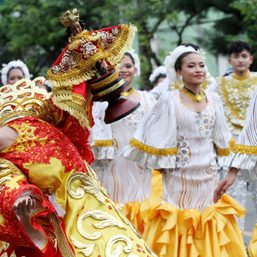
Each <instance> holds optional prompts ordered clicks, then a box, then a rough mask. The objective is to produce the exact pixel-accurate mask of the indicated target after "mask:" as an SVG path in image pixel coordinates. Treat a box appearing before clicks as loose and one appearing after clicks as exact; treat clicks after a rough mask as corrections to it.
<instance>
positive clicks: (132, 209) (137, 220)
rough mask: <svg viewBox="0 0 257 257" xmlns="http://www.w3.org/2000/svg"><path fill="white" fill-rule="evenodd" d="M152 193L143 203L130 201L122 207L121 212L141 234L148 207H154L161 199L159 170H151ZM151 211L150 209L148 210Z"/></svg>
mask: <svg viewBox="0 0 257 257" xmlns="http://www.w3.org/2000/svg"><path fill="white" fill-rule="evenodd" d="M152 176H153V177H152V193H151V196H150V197H149V198H148V199H146V200H145V201H144V202H143V203H140V202H131V203H127V204H125V205H124V206H123V207H122V212H123V214H124V215H125V216H126V217H127V218H128V219H129V220H130V222H131V223H132V224H133V225H134V227H135V228H136V229H137V230H138V231H139V232H140V233H141V234H143V232H144V227H145V222H146V221H147V216H148V213H149V208H151V209H152V211H153V210H154V209H156V207H157V206H159V204H160V202H161V201H162V175H161V173H160V172H159V171H157V170H153V171H152ZM150 212H151V211H150Z"/></svg>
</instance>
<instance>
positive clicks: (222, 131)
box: [208, 92, 234, 167]
mask: <svg viewBox="0 0 257 257" xmlns="http://www.w3.org/2000/svg"><path fill="white" fill-rule="evenodd" d="M208 95H211V98H212V100H213V104H214V108H215V124H214V130H213V143H214V147H215V150H216V154H217V156H218V162H219V165H220V166H226V167H227V166H229V160H230V159H229V156H230V153H231V148H232V146H233V144H234V139H233V138H232V135H231V133H230V131H229V129H228V126H227V123H226V118H225V114H224V110H223V105H222V101H221V99H220V97H219V96H218V95H217V94H215V93H213V92H209V93H208Z"/></svg>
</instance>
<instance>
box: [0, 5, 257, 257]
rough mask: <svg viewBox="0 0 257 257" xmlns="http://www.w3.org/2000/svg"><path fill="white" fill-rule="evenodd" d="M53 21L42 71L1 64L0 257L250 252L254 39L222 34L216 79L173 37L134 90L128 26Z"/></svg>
mask: <svg viewBox="0 0 257 257" xmlns="http://www.w3.org/2000/svg"><path fill="white" fill-rule="evenodd" d="M60 21H61V23H62V24H63V25H64V26H65V27H67V28H68V31H69V33H70V34H71V35H70V40H69V44H68V45H67V46H66V48H65V49H64V50H63V52H62V53H61V54H60V56H59V57H58V59H57V60H56V61H55V62H54V64H53V65H52V67H51V68H50V69H49V70H48V72H47V76H46V78H45V77H39V78H34V79H32V76H31V74H30V72H29V69H28V67H27V66H26V64H24V63H23V62H22V61H21V60H13V61H10V62H9V63H8V64H7V65H3V68H2V71H1V79H2V87H0V241H1V242H0V246H1V247H0V256H14V257H22V256H26V257H32V256H36V257H37V256H38V257H44V256H50V257H51V256H57V257H58V256H59V257H66V256H67V257H68V256H76V257H91V256H92V257H96V256H97V257H100V256H106V257H120V256H121V257H123V256H127V257H151V256H159V257H203V256H208V257H209V256H210V257H227V256H229V257H246V256H247V255H248V254H249V255H250V256H251V257H257V225H256V227H255V228H254V229H253V234H252V239H251V242H250V244H249V246H248V247H246V245H245V242H244V240H243V236H242V232H243V231H244V229H245V219H244V215H245V213H246V211H247V210H246V208H245V207H246V199H247V194H249V192H250V193H251V195H252V199H253V203H254V204H253V205H254V206H255V209H256V215H257V189H256V184H257V168H256V167H257V140H256V138H257V126H256V124H257V123H256V120H257V88H256V87H257V73H255V72H251V71H250V65H251V64H252V62H253V56H252V49H251V47H250V46H249V45H248V44H247V43H246V42H243V41H235V42H232V43H231V45H230V46H229V47H228V60H229V63H230V64H231V66H232V69H231V71H230V73H226V74H224V76H221V77H219V78H217V79H215V78H213V77H212V76H211V74H210V73H209V72H208V69H207V66H206V60H205V56H203V51H201V48H200V47H199V46H197V45H195V44H192V43H188V44H181V45H179V46H177V47H176V48H174V49H173V50H172V51H171V52H170V53H169V54H168V55H167V56H166V58H165V61H164V65H163V66H160V67H156V68H155V69H153V72H152V74H151V76H150V77H149V81H150V82H151V83H152V85H153V89H152V90H150V91H143V90H139V89H137V88H138V86H137V87H136V85H135V84H136V77H137V76H139V75H140V58H139V56H138V55H137V53H136V52H135V50H133V49H132V48H131V45H132V42H133V37H134V33H135V28H134V26H132V25H126V24H121V25H118V26H113V27H110V28H102V29H100V30H94V31H87V30H86V29H84V28H83V27H82V26H81V22H80V19H79V13H78V11H77V10H76V9H74V10H72V11H67V12H65V13H64V14H63V16H62V17H61V19H60ZM141 88H143V87H141ZM110 106H112V108H110ZM114 112H117V113H118V114H117V113H115V115H112V114H113V113H114ZM247 249H248V253H247Z"/></svg>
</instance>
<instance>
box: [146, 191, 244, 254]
mask: <svg viewBox="0 0 257 257" xmlns="http://www.w3.org/2000/svg"><path fill="white" fill-rule="evenodd" d="M150 212H151V213H150ZM244 213H245V209H244V208H242V207H241V206H240V205H239V204H238V203H237V202H236V201H234V200H233V199H232V198H230V197H229V196H227V195H224V196H223V197H222V199H221V200H220V201H219V202H218V203H217V204H214V205H212V206H210V207H207V208H206V209H205V210H204V211H203V212H199V211H198V210H195V209H189V210H180V209H178V208H177V207H175V206H173V205H171V204H168V203H165V204H160V205H159V206H158V207H157V208H156V209H155V210H154V211H153V210H152V209H151V210H150V211H149V213H148V222H147V223H146V224H145V228H144V233H143V238H144V239H145V240H146V242H147V243H148V245H149V246H150V247H151V248H152V249H153V251H154V252H155V253H156V254H157V255H158V256H159V257H178V256H179V257H207V256H208V257H241V256H242V257H246V256H247V254H246V250H245V247H244V242H243V239H242V235H241V231H240V229H239V227H238V225H237V222H236V220H235V216H239V217H241V216H243V215H244Z"/></svg>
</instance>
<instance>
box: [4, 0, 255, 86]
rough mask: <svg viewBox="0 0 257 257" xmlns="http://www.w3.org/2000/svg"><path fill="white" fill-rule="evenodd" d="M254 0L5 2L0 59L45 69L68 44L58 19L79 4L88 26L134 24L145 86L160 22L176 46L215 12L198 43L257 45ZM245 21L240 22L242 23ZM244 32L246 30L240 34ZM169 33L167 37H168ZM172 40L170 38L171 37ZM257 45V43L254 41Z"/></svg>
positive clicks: (218, 48) (154, 62)
mask: <svg viewBox="0 0 257 257" xmlns="http://www.w3.org/2000/svg"><path fill="white" fill-rule="evenodd" d="M256 2H257V0H227V1H226V2H224V0H201V1H198V0H191V1H188V0H162V1H160V0H147V1H146V0H145V1H144V0H115V1H113V0H104V1H102V0H101V1H100V0H94V1H84V0H73V1H65V0H55V1H53V0H6V1H3V3H1V4H0V21H1V22H0V46H1V47H0V58H1V59H0V60H1V62H2V63H6V62H8V61H10V60H12V59H18V58H20V59H22V60H24V61H25V62H26V63H27V64H28V66H29V68H30V70H31V73H32V74H33V75H35V76H36V75H44V72H45V70H46V69H47V68H49V67H50V65H51V64H52V63H53V61H54V60H55V59H56V57H57V56H58V55H59V53H60V52H61V50H62V48H63V47H64V46H65V44H66V43H67V39H68V38H67V35H66V32H65V28H64V27H62V25H61V24H60V23H59V20H58V17H59V16H60V14H61V13H63V12H64V11H65V10H67V9H72V8H75V7H76V8H77V9H78V10H79V12H80V16H81V18H82V20H84V22H85V24H86V28H87V29H91V28H101V27H108V26H111V25H116V24H119V23H133V24H135V25H136V26H137V28H138V34H137V35H138V37H137V39H138V40H137V43H138V44H137V45H136V46H137V48H138V50H139V54H140V59H141V68H142V71H141V74H142V75H141V79H142V83H141V84H142V86H141V87H142V88H146V89H147V88H149V87H150V85H149V81H148V78H149V75H150V73H151V70H152V68H153V66H158V65H160V64H161V63H162V58H160V56H159V53H158V52H155V51H154V50H153V47H152V41H153V38H154V36H155V34H156V32H157V31H158V30H159V29H160V27H162V26H163V25H164V24H165V26H167V27H168V28H169V29H170V32H172V35H175V42H176V44H180V43H181V42H183V41H184V35H185V32H186V29H187V28H188V27H190V26H192V25H195V24H203V23H207V22H210V21H209V20H208V19H209V18H208V17H209V16H208V13H209V11H210V10H216V11H219V12H221V13H222V14H223V17H222V18H219V19H218V20H216V21H212V23H213V24H214V26H213V29H212V30H211V31H210V30H209V31H205V32H204V37H203V38H200V39H199V40H201V45H202V46H203V47H205V48H209V49H210V50H211V51H212V52H213V53H226V47H224V46H225V45H227V44H228V43H229V42H231V41H232V40H235V39H237V38H238V35H239V34H240V33H241V34H240V35H243V36H244V37H245V38H246V36H247V38H250V40H251V42H252V43H253V44H254V45H256V44H257V43H256V42H257V40H256V37H257V36H256V35H257V33H256V30H257V26H256V25H255V21H256V18H257V17H256V16H257V14H256V13H255V11H254V8H252V6H255V5H256ZM241 20H243V23H242V22H241ZM243 31H245V33H244V34H243ZM169 36H170V35H167V37H169ZM171 40H173V42H174V38H172V39H170V41H171ZM256 46H257V45H256Z"/></svg>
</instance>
